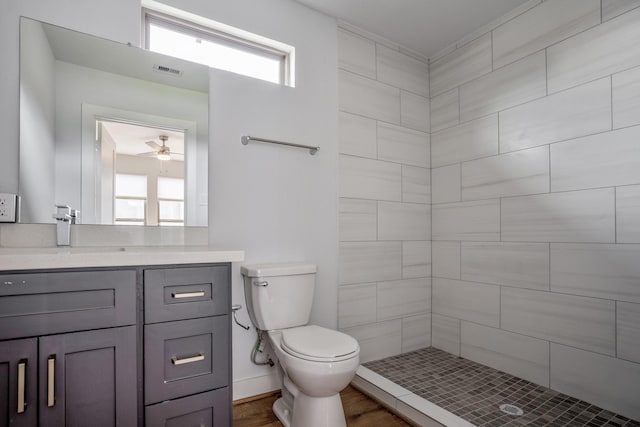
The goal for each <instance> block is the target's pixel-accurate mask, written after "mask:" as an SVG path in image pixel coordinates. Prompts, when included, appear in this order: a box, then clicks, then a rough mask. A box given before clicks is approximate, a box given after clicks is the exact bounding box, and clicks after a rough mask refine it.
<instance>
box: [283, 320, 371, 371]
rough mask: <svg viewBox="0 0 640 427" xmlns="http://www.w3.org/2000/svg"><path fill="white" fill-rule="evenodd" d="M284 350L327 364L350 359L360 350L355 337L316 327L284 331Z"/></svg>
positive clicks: (310, 326)
mask: <svg viewBox="0 0 640 427" xmlns="http://www.w3.org/2000/svg"><path fill="white" fill-rule="evenodd" d="M282 348H283V349H284V350H285V351H286V352H287V353H289V354H291V355H293V356H296V357H300V358H302V359H306V360H315V361H325V362H330V361H339V360H345V359H349V358H351V357H353V356H354V353H356V352H357V351H358V350H359V349H360V347H359V345H358V341H356V340H355V339H354V338H353V337H350V336H349V335H347V334H343V333H342V332H338V331H334V330H331V329H326V328H322V327H320V326H315V325H309V326H302V327H299V328H291V329H285V330H283V331H282Z"/></svg>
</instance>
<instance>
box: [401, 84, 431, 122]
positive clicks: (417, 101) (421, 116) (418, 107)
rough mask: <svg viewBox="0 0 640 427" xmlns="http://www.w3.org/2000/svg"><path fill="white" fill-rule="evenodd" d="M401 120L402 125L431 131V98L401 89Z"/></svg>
mask: <svg viewBox="0 0 640 427" xmlns="http://www.w3.org/2000/svg"><path fill="white" fill-rule="evenodd" d="M400 122H401V123H402V126H406V127H409V128H412V129H416V130H420V131H423V132H429V129H430V126H429V98H425V97H423V96H420V95H416V94H413V93H411V92H407V91H404V90H403V91H401V92H400Z"/></svg>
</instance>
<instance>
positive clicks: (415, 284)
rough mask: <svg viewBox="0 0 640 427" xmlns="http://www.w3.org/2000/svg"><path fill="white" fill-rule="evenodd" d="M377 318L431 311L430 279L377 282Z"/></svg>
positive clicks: (390, 317)
mask: <svg viewBox="0 0 640 427" xmlns="http://www.w3.org/2000/svg"><path fill="white" fill-rule="evenodd" d="M377 307H378V320H390V319H398V318H402V317H409V316H414V315H417V314H427V313H429V312H430V311H431V279H428V278H419V279H405V280H395V281H391V282H379V283H378V304H377Z"/></svg>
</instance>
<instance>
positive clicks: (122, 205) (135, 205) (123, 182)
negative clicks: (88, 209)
mask: <svg viewBox="0 0 640 427" xmlns="http://www.w3.org/2000/svg"><path fill="white" fill-rule="evenodd" d="M114 209H115V213H114V223H115V224H119V225H145V224H146V222H147V177H146V176H145V175H127V174H116V189H115V204H114Z"/></svg>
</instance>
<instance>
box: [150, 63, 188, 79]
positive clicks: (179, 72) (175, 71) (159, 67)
mask: <svg viewBox="0 0 640 427" xmlns="http://www.w3.org/2000/svg"><path fill="white" fill-rule="evenodd" d="M153 70H154V71H157V72H158V73H163V74H170V75H172V76H175V77H180V76H182V70H178V69H177V68H171V67H167V66H165V65H157V64H156V65H154V66H153Z"/></svg>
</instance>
